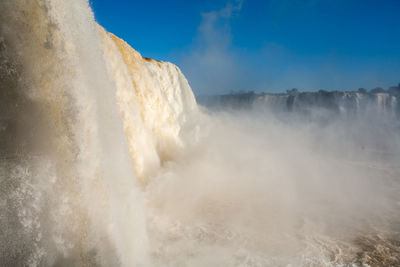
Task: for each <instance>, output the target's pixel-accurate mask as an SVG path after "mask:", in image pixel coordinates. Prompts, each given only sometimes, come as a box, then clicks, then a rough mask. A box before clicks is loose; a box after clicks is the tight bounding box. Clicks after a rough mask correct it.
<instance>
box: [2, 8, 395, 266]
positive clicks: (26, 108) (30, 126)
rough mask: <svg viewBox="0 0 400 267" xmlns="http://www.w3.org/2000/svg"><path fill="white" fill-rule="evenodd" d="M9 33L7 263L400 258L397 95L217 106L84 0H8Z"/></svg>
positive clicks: (372, 261) (379, 262) (367, 261)
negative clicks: (204, 101) (98, 17)
mask: <svg viewBox="0 0 400 267" xmlns="http://www.w3.org/2000/svg"><path fill="white" fill-rule="evenodd" d="M132 23H134V22H132ZM0 26H1V28H0V79H1V80H0V89H1V91H0V94H1V98H0V134H1V136H0V137H1V138H0V265H1V266H26V265H29V266H174V267H175V266H351V265H353V266H362V265H364V266H396V265H399V264H400V246H399V240H400V227H399V225H400V217H399V214H398V210H399V203H400V198H399V194H398V192H399V190H400V182H399V179H398V178H399V174H400V169H399V168H398V166H399V162H400V136H399V134H398V132H399V131H398V129H399V124H398V120H397V119H396V114H397V111H396V112H395V113H396V114H394V113H393V110H394V109H397V103H396V100H397V98H396V97H393V96H392V97H389V96H386V95H378V94H377V96H376V97H377V98H376V99H372V100H371V99H370V97H368V98H367V97H364V95H360V94H358V93H349V94H347V93H346V94H339V93H335V94H332V95H329V94H326V93H324V92H322V93H321V95H322V96H320V95H313V94H309V93H305V94H294V95H292V94H290V95H285V94H282V95H279V96H272V95H264V96H263V97H259V98H256V97H255V96H254V95H252V94H246V97H245V99H244V102H245V105H246V107H252V105H253V104H254V105H255V106H259V107H261V109H255V110H252V109H250V111H248V112H236V111H235V112H232V111H230V112H225V111H219V112H212V111H209V110H206V109H203V108H202V107H198V106H197V104H196V100H195V98H194V95H193V93H192V90H191V88H190V86H189V84H188V82H187V80H186V78H185V77H184V76H183V74H182V73H181V71H180V70H179V68H178V67H176V66H175V65H173V64H171V63H168V62H161V61H156V60H152V59H148V58H143V57H142V56H141V55H140V54H139V53H138V52H136V51H135V50H134V49H132V48H131V47H130V46H129V45H128V44H127V43H125V42H124V41H122V40H121V39H119V38H118V37H116V36H114V35H113V34H111V33H108V32H106V31H105V30H104V29H103V28H101V26H99V25H97V24H96V22H95V21H94V19H93V14H92V12H91V10H90V7H89V5H88V3H87V1H85V0H76V1H61V0H33V1H24V0H4V1H2V2H0ZM236 100H238V99H236ZM223 101H225V102H226V103H228V102H229V99H228V98H225V99H223ZM240 101H241V100H240V99H239V100H238V101H236V102H235V105H240V103H241V102H240ZM266 104H267V106H268V107H266ZM376 107H378V108H379V110H388V111H390V110H392V113H393V114H392V116H390V113H391V112H375V111H376ZM279 109H285V110H289V111H293V112H292V113H293V114H295V113H301V112H304V113H307V114H317V115H318V116H320V117H319V119H318V120H314V118H315V116H314V117H312V116H311V119H304V117H297V116H294V115H292V113H290V114H287V113H285V112H276V110H279ZM321 109H332V110H335V111H339V112H340V114H341V116H339V118H336V119H332V118H331V117H330V116H331V113H326V114H325V113H323V112H322V111H321ZM353 109H356V111H355V112H353V113H355V114H356V116H349V114H351V113H352V110H353ZM369 110H370V111H369ZM364 113H365V114H364ZM321 114H322V115H326V116H321ZM321 118H322V119H321ZM321 121H322V122H323V123H320V122H321Z"/></svg>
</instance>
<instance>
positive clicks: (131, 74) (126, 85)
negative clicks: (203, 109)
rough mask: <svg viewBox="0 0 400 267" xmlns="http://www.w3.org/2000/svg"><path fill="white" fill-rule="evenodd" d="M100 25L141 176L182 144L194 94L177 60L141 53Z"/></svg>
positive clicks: (178, 149) (121, 110)
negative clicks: (171, 61)
mask: <svg viewBox="0 0 400 267" xmlns="http://www.w3.org/2000/svg"><path fill="white" fill-rule="evenodd" d="M98 28H99V31H100V34H101V37H102V43H103V47H104V53H105V58H106V62H107V63H108V71H109V74H110V76H111V77H112V79H114V82H115V84H116V85H117V102H118V106H119V109H120V112H121V114H122V117H123V123H124V129H125V134H126V136H127V140H128V145H129V150H130V153H131V155H132V157H133V164H134V167H135V171H136V174H137V176H138V177H139V179H140V180H141V181H142V182H143V181H144V180H145V177H147V176H148V175H151V173H152V172H154V171H155V170H157V168H158V167H159V165H160V163H162V162H163V161H165V160H168V159H170V158H172V157H174V155H176V154H177V153H179V151H180V149H181V148H182V147H183V145H184V142H183V140H182V138H181V129H182V127H184V124H185V123H186V122H187V120H188V117H189V116H190V115H191V114H192V113H193V112H195V111H196V110H197V105H196V100H195V97H194V95H193V92H192V90H191V88H190V86H189V84H188V81H187V80H186V78H185V76H184V75H183V74H182V72H181V71H180V69H179V68H178V67H177V66H175V65H174V64H172V63H169V62H162V61H156V60H153V59H149V58H145V57H142V56H141V55H140V54H139V53H138V52H137V51H135V50H134V49H133V48H132V47H130V46H129V45H128V44H127V43H126V42H124V41H123V40H121V39H120V38H118V37H117V36H115V35H113V34H111V33H108V32H106V31H105V30H104V29H103V28H101V27H100V26H99V27H98Z"/></svg>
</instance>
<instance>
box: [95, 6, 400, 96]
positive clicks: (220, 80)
mask: <svg viewBox="0 0 400 267" xmlns="http://www.w3.org/2000/svg"><path fill="white" fill-rule="evenodd" d="M90 3H91V6H92V8H93V11H94V13H95V17H96V20H97V21H98V22H99V23H100V24H101V25H102V26H103V27H105V28H106V29H107V30H108V31H110V32H113V33H114V34H116V35H118V36H119V37H121V38H122V39H124V40H125V41H127V42H128V43H129V44H131V45H132V47H134V48H135V49H136V50H137V51H139V52H140V53H141V54H142V55H143V56H146V57H151V58H155V59H159V60H165V61H171V62H173V63H175V64H177V65H178V66H179V67H180V68H181V69H182V71H183V73H184V74H185V76H186V77H187V78H188V80H189V83H190V84H191V86H192V88H193V90H194V92H195V93H196V94H213V93H214V94H215V93H226V92H230V91H250V90H254V91H266V92H283V91H285V90H287V89H290V88H294V87H296V88H299V89H300V90H303V91H305V90H307V91H315V90H319V89H326V90H350V89H357V88H359V87H364V88H367V89H371V88H374V87H378V86H380V87H383V88H386V87H388V86H390V85H396V84H397V83H399V82H400V0H380V1H379V0H374V1H373V0H264V1H257V0H204V1H195V0H186V1H185V0H168V1H166V0H146V1H135V0H113V1H110V0H90Z"/></svg>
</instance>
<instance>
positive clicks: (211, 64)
mask: <svg viewBox="0 0 400 267" xmlns="http://www.w3.org/2000/svg"><path fill="white" fill-rule="evenodd" d="M242 6H243V0H236V1H230V2H227V3H226V5H225V6H224V7H222V8H221V9H219V10H212V11H209V12H204V13H202V14H201V15H202V21H201V24H200V26H199V27H198V32H197V37H196V38H195V41H194V43H193V45H192V48H191V49H190V51H189V53H187V54H185V55H183V57H182V62H181V65H182V68H183V69H184V71H185V73H186V74H187V76H188V78H189V80H190V82H191V84H192V87H193V88H194V89H195V92H196V93H198V94H207V93H222V92H227V91H231V90H235V89H236V88H238V87H239V86H238V84H240V83H242V82H243V81H241V79H240V77H241V72H242V69H241V67H240V64H239V59H238V55H236V54H235V53H234V52H233V49H232V32H231V22H232V20H234V19H235V18H236V17H238V16H240V11H241V9H242Z"/></svg>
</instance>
